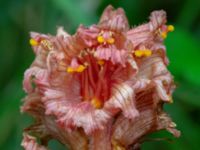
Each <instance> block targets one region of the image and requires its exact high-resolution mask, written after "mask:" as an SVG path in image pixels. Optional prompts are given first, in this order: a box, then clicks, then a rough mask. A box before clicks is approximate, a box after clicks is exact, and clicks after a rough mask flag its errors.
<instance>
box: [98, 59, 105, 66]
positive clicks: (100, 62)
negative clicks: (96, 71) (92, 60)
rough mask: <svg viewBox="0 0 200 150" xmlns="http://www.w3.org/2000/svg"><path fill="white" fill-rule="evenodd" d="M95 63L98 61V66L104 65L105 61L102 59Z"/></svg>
mask: <svg viewBox="0 0 200 150" xmlns="http://www.w3.org/2000/svg"><path fill="white" fill-rule="evenodd" d="M97 63H98V64H99V65H100V66H102V65H104V63H105V62H104V61H103V60H98V61H97Z"/></svg>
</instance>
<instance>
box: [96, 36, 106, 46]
mask: <svg viewBox="0 0 200 150" xmlns="http://www.w3.org/2000/svg"><path fill="white" fill-rule="evenodd" d="M97 41H98V42H99V43H100V44H101V43H104V42H105V39H104V37H103V36H101V35H99V36H98V37H97Z"/></svg>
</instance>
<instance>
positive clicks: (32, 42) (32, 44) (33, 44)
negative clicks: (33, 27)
mask: <svg viewBox="0 0 200 150" xmlns="http://www.w3.org/2000/svg"><path fill="white" fill-rule="evenodd" d="M29 43H30V45H31V46H37V45H38V44H39V43H38V42H37V41H36V40H35V39H30V40H29Z"/></svg>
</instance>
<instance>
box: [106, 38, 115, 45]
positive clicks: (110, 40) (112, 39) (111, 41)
mask: <svg viewBox="0 0 200 150" xmlns="http://www.w3.org/2000/svg"><path fill="white" fill-rule="evenodd" d="M107 42H108V44H113V43H114V42H115V39H114V38H109V39H108V40H107Z"/></svg>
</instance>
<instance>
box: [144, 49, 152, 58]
mask: <svg viewBox="0 0 200 150" xmlns="http://www.w3.org/2000/svg"><path fill="white" fill-rule="evenodd" d="M143 53H144V54H143V55H144V56H146V57H148V56H151V55H152V51H151V50H149V49H145V50H143Z"/></svg>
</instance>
